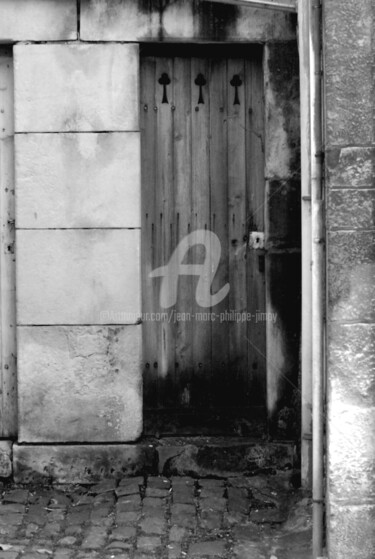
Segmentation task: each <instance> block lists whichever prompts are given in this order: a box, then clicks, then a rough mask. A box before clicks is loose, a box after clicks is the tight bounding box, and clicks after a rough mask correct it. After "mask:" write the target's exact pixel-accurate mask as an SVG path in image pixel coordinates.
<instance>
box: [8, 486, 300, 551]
mask: <svg viewBox="0 0 375 559" xmlns="http://www.w3.org/2000/svg"><path fill="white" fill-rule="evenodd" d="M287 485H288V483H287V481H286V478H285V479H281V480H280V479H279V478H278V477H277V476H268V477H266V476H265V477H250V478H245V477H233V478H227V479H225V480H223V479H220V480H219V479H199V480H195V479H192V478H188V477H173V478H163V477H148V478H147V479H145V478H143V477H137V478H126V479H122V480H120V481H115V480H104V481H102V482H100V483H98V484H97V485H93V486H81V485H75V486H48V487H30V486H28V487H27V488H26V487H23V486H22V487H21V486H8V487H4V488H3V491H2V501H1V504H0V549H1V550H0V559H21V558H22V559H43V558H45V559H47V558H49V557H51V558H54V559H86V558H87V559H96V558H97V559H99V558H100V559H102V558H106V559H113V558H115V559H151V558H152V557H153V558H158V559H177V558H185V559H193V558H194V559H195V558H197V559H198V558H199V559H202V558H221V559H230V558H233V559H307V558H308V557H310V556H311V552H310V537H311V532H310V528H311V516H310V508H311V504H310V501H309V499H307V498H306V497H305V498H301V497H302V496H301V494H299V493H298V492H297V491H291V489H290V487H289V488H287Z"/></svg>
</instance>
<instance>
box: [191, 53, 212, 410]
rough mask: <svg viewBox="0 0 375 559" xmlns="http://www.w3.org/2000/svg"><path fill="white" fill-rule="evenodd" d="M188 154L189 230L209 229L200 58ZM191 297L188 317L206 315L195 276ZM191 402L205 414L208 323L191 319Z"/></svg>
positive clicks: (206, 103)
mask: <svg viewBox="0 0 375 559" xmlns="http://www.w3.org/2000/svg"><path fill="white" fill-rule="evenodd" d="M199 74H202V75H203V77H204V79H205V80H206V85H204V86H202V96H203V103H199V93H200V92H199V86H198V85H196V84H195V80H196V79H197V78H198V76H199ZM191 111H192V113H191V118H192V125H191V126H192V135H191V153H192V213H193V226H192V229H193V230H199V229H209V226H210V179H209V173H210V168H209V138H208V136H209V116H210V99H209V92H208V62H207V59H204V58H192V59H191ZM192 257H193V258H194V262H195V263H196V264H200V263H203V262H204V259H205V258H210V254H209V253H208V254H207V253H206V251H205V249H204V247H203V246H196V247H194V250H193V251H192ZM191 281H192V284H193V291H194V297H193V300H192V314H193V315H194V316H195V317H196V315H197V313H202V312H207V311H210V309H207V308H202V307H200V306H199V305H198V304H197V302H196V300H195V290H196V285H197V277H194V276H191ZM192 344H193V367H194V375H195V377H194V385H193V391H194V394H193V399H194V401H195V403H196V405H198V406H199V407H201V408H202V409H204V410H205V411H207V409H208V407H209V405H210V397H211V391H210V390H209V387H210V377H211V322H210V321H208V320H203V321H202V320H200V319H198V320H197V318H195V320H194V323H193V339H192Z"/></svg>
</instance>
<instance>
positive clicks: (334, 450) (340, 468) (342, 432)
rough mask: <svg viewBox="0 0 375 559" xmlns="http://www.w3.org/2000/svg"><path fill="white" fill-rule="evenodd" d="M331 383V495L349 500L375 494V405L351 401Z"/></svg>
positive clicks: (358, 501) (365, 499)
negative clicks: (370, 405) (361, 405)
mask: <svg viewBox="0 0 375 559" xmlns="http://www.w3.org/2000/svg"><path fill="white" fill-rule="evenodd" d="M336 389H337V380H336V379H335V380H333V381H331V382H330V384H329V396H328V409H329V411H328V482H329V491H330V495H331V499H334V500H335V501H336V502H338V501H340V502H345V503H350V504H363V503H373V502H374V498H375V460H374V453H375V414H374V408H368V409H364V408H359V407H358V406H356V405H351V404H350V403H348V401H347V397H345V398H344V397H342V396H341V394H340V392H337V390H336Z"/></svg>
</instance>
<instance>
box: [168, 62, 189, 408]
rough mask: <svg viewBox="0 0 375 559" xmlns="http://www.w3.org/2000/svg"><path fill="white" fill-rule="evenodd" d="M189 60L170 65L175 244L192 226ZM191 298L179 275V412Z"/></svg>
mask: <svg viewBox="0 0 375 559" xmlns="http://www.w3.org/2000/svg"><path fill="white" fill-rule="evenodd" d="M190 84H191V64H190V58H187V57H184V58H183V57H181V58H176V59H175V65H174V106H175V111H174V142H173V146H174V183H175V219H176V245H177V244H178V243H180V242H181V241H182V239H183V238H184V237H186V235H188V234H190V232H191V228H192V179H191V174H192V160H191V147H192V146H191V108H192V106H191V85H190ZM193 298H194V289H193V284H192V281H191V277H188V276H180V277H179V289H178V297H177V304H176V313H178V315H179V318H180V320H178V321H177V322H176V325H175V328H176V364H175V371H176V377H175V379H176V380H175V382H176V386H177V387H178V395H177V398H176V404H175V405H176V407H179V408H180V412H181V415H182V414H184V413H186V412H188V411H189V408H190V404H191V382H192V375H193V346H192V343H191V342H192V335H193V322H192V319H191V317H190V315H189V313H191V303H192V300H193Z"/></svg>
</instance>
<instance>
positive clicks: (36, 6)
mask: <svg viewBox="0 0 375 559" xmlns="http://www.w3.org/2000/svg"><path fill="white" fill-rule="evenodd" d="M0 12H1V15H0V39H1V42H3V43H13V42H15V41H68V40H74V39H77V36H78V33H77V29H78V27H77V2H76V0H1V2H0Z"/></svg>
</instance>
